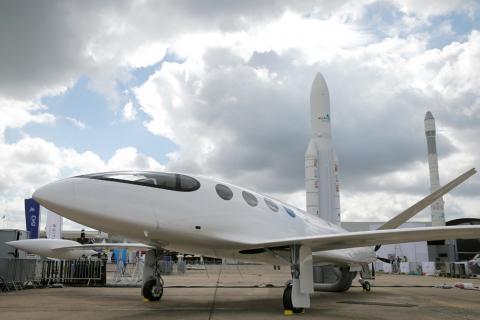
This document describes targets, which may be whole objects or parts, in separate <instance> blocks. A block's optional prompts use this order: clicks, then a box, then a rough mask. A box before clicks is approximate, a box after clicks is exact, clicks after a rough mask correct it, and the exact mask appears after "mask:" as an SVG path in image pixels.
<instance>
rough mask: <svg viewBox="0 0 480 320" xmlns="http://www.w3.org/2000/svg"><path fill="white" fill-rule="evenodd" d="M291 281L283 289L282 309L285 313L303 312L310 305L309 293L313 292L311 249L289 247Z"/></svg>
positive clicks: (296, 246) (297, 246)
mask: <svg viewBox="0 0 480 320" xmlns="http://www.w3.org/2000/svg"><path fill="white" fill-rule="evenodd" d="M290 258H291V261H290V263H291V269H292V281H289V282H288V283H287V285H286V287H285V290H284V291H283V309H284V313H285V315H291V314H294V313H303V312H305V308H309V307H310V294H311V293H313V263H312V251H311V249H310V248H309V247H306V246H300V245H292V246H291V247H290Z"/></svg>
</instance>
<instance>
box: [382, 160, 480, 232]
mask: <svg viewBox="0 0 480 320" xmlns="http://www.w3.org/2000/svg"><path fill="white" fill-rule="evenodd" d="M475 173H477V171H476V170H475V168H473V169H470V170H468V171H467V172H465V173H464V174H462V175H461V176H459V177H458V178H456V179H454V180H452V181H450V182H449V183H447V184H446V185H444V186H443V187H441V188H440V189H438V190H437V191H435V192H433V193H431V194H430V195H428V196H426V197H425V198H423V199H422V200H420V201H418V202H417V203H415V204H414V205H413V206H411V207H410V208H408V209H407V210H405V211H403V212H402V213H400V214H398V215H397V216H395V217H394V218H392V219H390V220H389V221H387V222H385V223H384V224H383V225H381V226H380V227H379V228H378V229H377V230H385V229H395V228H398V227H400V226H401V225H402V224H404V223H405V222H407V221H408V220H410V218H412V217H413V216H414V215H416V214H417V213H419V212H420V211H422V210H423V209H425V208H426V207H428V206H429V205H431V204H432V203H434V202H435V201H436V200H437V199H439V198H441V197H442V196H444V195H445V194H446V193H448V192H450V191H451V190H452V189H453V188H455V187H456V186H458V185H459V184H461V183H462V182H464V181H465V180H467V179H468V178H470V177H471V176H473V175H474V174H475Z"/></svg>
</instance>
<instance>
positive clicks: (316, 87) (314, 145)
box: [305, 73, 340, 224]
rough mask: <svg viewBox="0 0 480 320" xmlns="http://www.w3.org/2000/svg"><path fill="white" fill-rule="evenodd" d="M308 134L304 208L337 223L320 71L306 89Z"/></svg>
mask: <svg viewBox="0 0 480 320" xmlns="http://www.w3.org/2000/svg"><path fill="white" fill-rule="evenodd" d="M310 112H311V126H312V136H311V138H310V142H309V143H308V148H307V151H306V153H305V188H306V193H307V194H306V197H307V199H306V200H307V212H308V213H309V214H313V215H317V216H319V217H320V218H322V219H324V220H327V221H329V222H332V223H335V224H340V186H339V182H338V161H337V156H336V154H335V151H334V150H333V146H332V134H331V131H332V130H331V124H330V120H331V116H330V95H329V93H328V87H327V83H326V82H325V79H324V78H323V76H322V75H321V74H320V73H317V75H316V76H315V79H314V80H313V84H312V89H311V93H310Z"/></svg>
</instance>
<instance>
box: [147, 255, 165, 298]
mask: <svg viewBox="0 0 480 320" xmlns="http://www.w3.org/2000/svg"><path fill="white" fill-rule="evenodd" d="M161 257H162V254H161V251H159V250H155V249H154V250H149V251H148V252H147V254H146V255H145V265H144V268H143V286H142V296H143V297H144V298H145V299H147V300H148V301H159V300H160V299H161V298H162V295H163V286H164V282H163V278H162V274H161V269H160V261H161Z"/></svg>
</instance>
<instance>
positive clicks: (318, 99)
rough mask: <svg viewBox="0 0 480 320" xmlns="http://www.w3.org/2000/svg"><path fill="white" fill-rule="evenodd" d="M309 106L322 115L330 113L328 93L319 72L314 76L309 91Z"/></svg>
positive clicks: (325, 83)
mask: <svg viewBox="0 0 480 320" xmlns="http://www.w3.org/2000/svg"><path fill="white" fill-rule="evenodd" d="M310 106H311V108H312V109H317V110H318V111H319V112H322V113H329V112H330V95H329V93H328V87H327V82H326V81H325V79H324V78H323V76H322V74H321V73H320V72H319V73H317V75H316V76H315V79H314V80H313V83H312V90H311V91H310Z"/></svg>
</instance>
